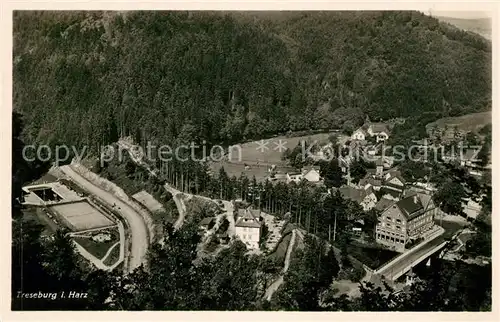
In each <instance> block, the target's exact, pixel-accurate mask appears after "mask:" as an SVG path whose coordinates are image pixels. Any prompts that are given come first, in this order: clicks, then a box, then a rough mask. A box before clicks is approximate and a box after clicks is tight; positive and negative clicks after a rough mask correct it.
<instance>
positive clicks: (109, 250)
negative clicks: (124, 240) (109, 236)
mask: <svg viewBox="0 0 500 322" xmlns="http://www.w3.org/2000/svg"><path fill="white" fill-rule="evenodd" d="M118 245H120V242H116V243H115V244H113V245H112V246H111V247H110V248H109V249H108V251H107V252H106V255H104V256H103V257H102V258H101V261H102V262H103V263H104V261H105V260H106V258H108V256H109V254H111V251H112V250H113V249H114V248H115V247H116V246H118Z"/></svg>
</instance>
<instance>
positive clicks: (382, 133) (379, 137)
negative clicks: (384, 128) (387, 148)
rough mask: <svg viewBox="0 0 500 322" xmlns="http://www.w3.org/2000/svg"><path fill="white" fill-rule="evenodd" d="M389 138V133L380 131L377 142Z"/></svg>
mask: <svg viewBox="0 0 500 322" xmlns="http://www.w3.org/2000/svg"><path fill="white" fill-rule="evenodd" d="M387 139H389V134H387V133H385V132H380V133H378V134H377V142H384V141H386V140H387Z"/></svg>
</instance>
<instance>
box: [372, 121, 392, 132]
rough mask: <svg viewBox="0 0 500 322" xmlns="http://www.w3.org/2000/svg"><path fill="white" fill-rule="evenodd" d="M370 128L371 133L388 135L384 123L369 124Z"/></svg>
mask: <svg viewBox="0 0 500 322" xmlns="http://www.w3.org/2000/svg"><path fill="white" fill-rule="evenodd" d="M370 127H371V128H372V131H373V133H380V132H385V133H387V134H390V132H389V129H388V127H387V125H386V124H385V123H372V124H370Z"/></svg>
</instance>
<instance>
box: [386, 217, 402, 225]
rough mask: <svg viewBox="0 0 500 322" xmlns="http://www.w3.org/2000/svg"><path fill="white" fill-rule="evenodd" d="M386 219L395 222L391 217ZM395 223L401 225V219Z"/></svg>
mask: <svg viewBox="0 0 500 322" xmlns="http://www.w3.org/2000/svg"><path fill="white" fill-rule="evenodd" d="M385 219H386V220H387V221H394V220H393V219H392V218H391V217H389V216H387V217H385ZM395 222H396V223H397V224H400V223H401V219H396V220H395Z"/></svg>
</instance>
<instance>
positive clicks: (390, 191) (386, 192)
mask: <svg viewBox="0 0 500 322" xmlns="http://www.w3.org/2000/svg"><path fill="white" fill-rule="evenodd" d="M380 194H381V195H382V196H385V195H391V196H392V197H393V198H399V197H400V196H401V191H396V190H393V189H388V188H384V187H382V188H381V189H380Z"/></svg>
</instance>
